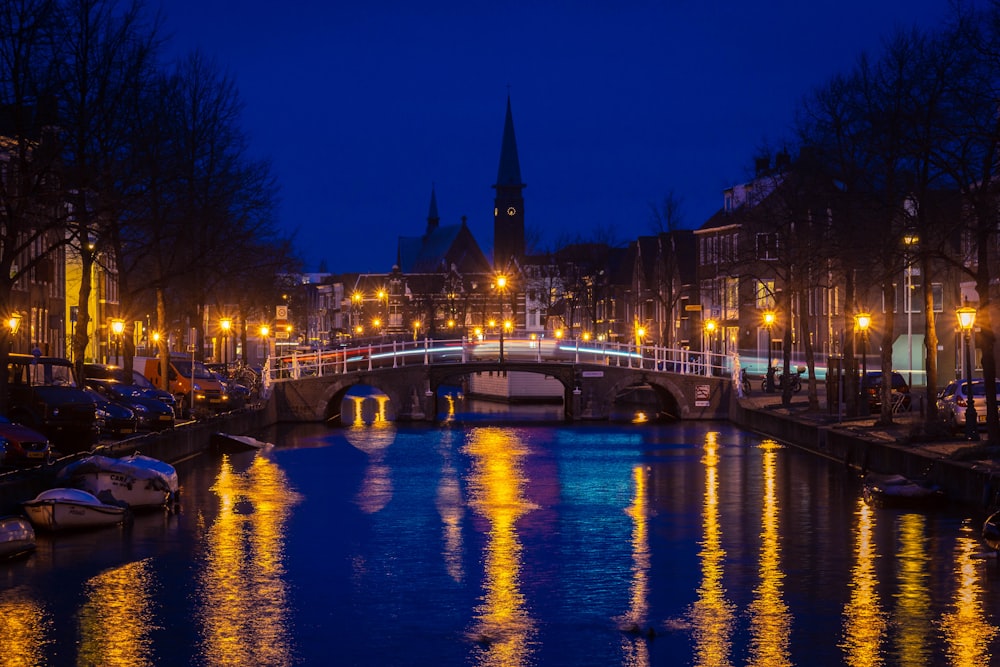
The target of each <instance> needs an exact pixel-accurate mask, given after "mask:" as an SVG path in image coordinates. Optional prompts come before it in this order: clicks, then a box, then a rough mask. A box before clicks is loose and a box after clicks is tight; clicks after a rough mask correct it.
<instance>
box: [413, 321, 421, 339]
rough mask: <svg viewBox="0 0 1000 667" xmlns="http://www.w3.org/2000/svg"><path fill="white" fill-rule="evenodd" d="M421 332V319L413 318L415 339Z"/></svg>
mask: <svg viewBox="0 0 1000 667" xmlns="http://www.w3.org/2000/svg"><path fill="white" fill-rule="evenodd" d="M419 333H420V320H413V340H416V339H417V335H418V334H419Z"/></svg>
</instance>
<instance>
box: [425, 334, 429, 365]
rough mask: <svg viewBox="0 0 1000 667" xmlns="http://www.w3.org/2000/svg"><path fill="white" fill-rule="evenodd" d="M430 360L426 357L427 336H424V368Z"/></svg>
mask: <svg viewBox="0 0 1000 667" xmlns="http://www.w3.org/2000/svg"><path fill="white" fill-rule="evenodd" d="M429 363H430V360H429V359H428V357H427V336H424V366H426V365H428V364H429Z"/></svg>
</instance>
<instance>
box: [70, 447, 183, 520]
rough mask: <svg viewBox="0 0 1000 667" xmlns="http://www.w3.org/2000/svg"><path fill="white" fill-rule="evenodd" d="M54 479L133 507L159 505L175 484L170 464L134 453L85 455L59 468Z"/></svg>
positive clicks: (170, 492) (104, 498) (169, 497)
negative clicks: (116, 455)
mask: <svg viewBox="0 0 1000 667" xmlns="http://www.w3.org/2000/svg"><path fill="white" fill-rule="evenodd" d="M58 479H59V480H60V481H61V482H63V483H64V484H65V485H66V486H71V487H73V488H76V489H83V490H84V491H88V492H89V493H92V494H94V495H95V496H97V497H98V498H101V499H102V500H105V501H109V502H112V503H118V502H123V503H126V504H127V505H128V506H129V507H131V508H133V509H135V508H146V507H162V506H164V505H166V504H167V503H168V502H169V501H170V499H171V497H172V496H173V494H175V493H176V492H177V488H178V487H177V472H176V471H175V470H174V468H173V466H171V465H170V464H168V463H164V462H163V461H159V460H157V459H153V458H150V457H148V456H141V455H138V454H133V455H132V456H129V457H125V458H121V459H116V458H112V457H110V456H101V455H99V454H93V455H91V456H85V457H84V458H82V459H80V460H78V461H74V462H73V463H70V464H69V465H67V466H66V467H65V468H63V469H62V470H61V471H59V475H58Z"/></svg>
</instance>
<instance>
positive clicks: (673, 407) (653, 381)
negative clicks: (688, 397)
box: [608, 375, 684, 420]
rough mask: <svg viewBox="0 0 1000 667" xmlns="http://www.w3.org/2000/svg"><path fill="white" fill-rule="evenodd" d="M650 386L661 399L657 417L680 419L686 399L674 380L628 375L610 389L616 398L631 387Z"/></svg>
mask: <svg viewBox="0 0 1000 667" xmlns="http://www.w3.org/2000/svg"><path fill="white" fill-rule="evenodd" d="M636 387H642V388H646V387H648V388H649V389H650V390H651V391H652V392H653V394H654V395H655V396H656V398H657V400H658V401H659V414H658V415H656V416H657V417H666V418H668V419H675V420H679V419H680V418H681V407H680V406H681V405H682V404H683V400H684V392H683V390H682V389H681V388H680V387H679V386H677V384H676V383H674V382H673V381H671V380H669V379H666V378H650V377H648V376H645V375H642V376H639V377H636V376H628V377H624V378H622V379H621V380H618V381H617V382H614V383H613V384H612V385H611V387H610V390H609V392H608V393H609V395H610V396H612V397H613V399H612V400H614V398H617V397H619V396H622V395H624V394H625V393H626V392H627V391H628V390H629V389H632V388H636Z"/></svg>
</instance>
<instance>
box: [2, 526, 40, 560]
mask: <svg viewBox="0 0 1000 667" xmlns="http://www.w3.org/2000/svg"><path fill="white" fill-rule="evenodd" d="M34 550H35V529H34V528H32V527H31V522H30V521H28V520H27V519H25V518H24V517H23V516H0V560H9V559H11V558H17V557H19V556H23V555H25V554H28V553H31V552H32V551H34Z"/></svg>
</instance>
